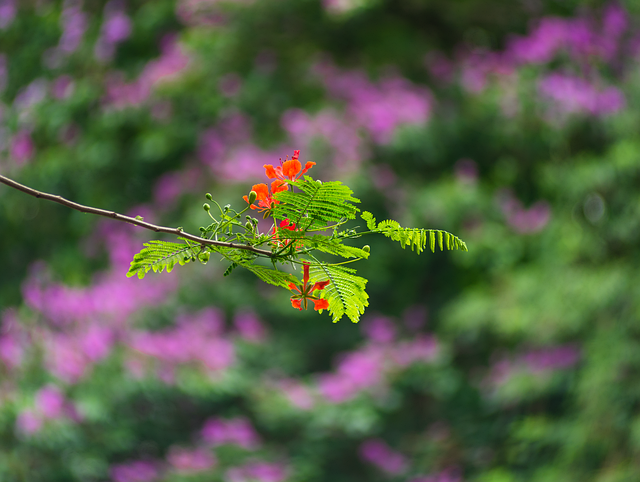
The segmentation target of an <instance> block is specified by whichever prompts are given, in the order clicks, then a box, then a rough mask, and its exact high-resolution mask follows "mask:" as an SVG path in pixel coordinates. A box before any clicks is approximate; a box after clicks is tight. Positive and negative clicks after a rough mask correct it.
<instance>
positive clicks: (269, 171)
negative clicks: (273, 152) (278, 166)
mask: <svg viewBox="0 0 640 482" xmlns="http://www.w3.org/2000/svg"><path fill="white" fill-rule="evenodd" d="M262 167H264V172H265V174H266V175H267V177H268V178H269V179H274V178H276V177H278V175H277V174H276V170H275V169H274V168H273V164H265V165H264V166H262Z"/></svg>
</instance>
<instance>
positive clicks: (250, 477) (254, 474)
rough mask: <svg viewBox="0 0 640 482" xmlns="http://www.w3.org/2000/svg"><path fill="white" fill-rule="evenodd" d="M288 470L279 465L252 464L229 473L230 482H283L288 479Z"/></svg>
mask: <svg viewBox="0 0 640 482" xmlns="http://www.w3.org/2000/svg"><path fill="white" fill-rule="evenodd" d="M287 472H288V471H287V468H286V467H285V466H284V465H282V464H278V463H269V462H250V463H248V464H245V465H243V466H242V467H234V468H231V469H229V470H228V471H227V473H226V480H227V481H228V482H255V481H257V482H283V481H284V480H286V478H287Z"/></svg>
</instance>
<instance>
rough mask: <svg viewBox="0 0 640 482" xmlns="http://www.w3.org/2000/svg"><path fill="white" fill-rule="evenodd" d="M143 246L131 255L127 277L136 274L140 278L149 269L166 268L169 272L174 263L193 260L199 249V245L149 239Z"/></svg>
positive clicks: (161, 269)
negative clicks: (193, 245) (131, 259)
mask: <svg viewBox="0 0 640 482" xmlns="http://www.w3.org/2000/svg"><path fill="white" fill-rule="evenodd" d="M144 246H145V247H144V248H143V249H142V250H141V251H140V252H139V253H138V254H136V255H135V256H134V257H133V261H131V266H130V267H129V271H128V272H127V277H128V278H130V277H132V276H134V275H138V278H140V279H142V278H144V275H145V274H147V272H149V270H153V271H154V272H156V273H162V271H164V270H166V271H167V273H170V272H171V270H172V269H173V267H174V266H175V265H176V264H179V265H181V266H182V265H184V264H186V263H188V262H189V261H192V260H194V259H195V257H196V256H197V255H198V254H199V251H200V246H196V247H192V246H189V245H186V244H182V243H171V242H169V241H149V242H148V243H144Z"/></svg>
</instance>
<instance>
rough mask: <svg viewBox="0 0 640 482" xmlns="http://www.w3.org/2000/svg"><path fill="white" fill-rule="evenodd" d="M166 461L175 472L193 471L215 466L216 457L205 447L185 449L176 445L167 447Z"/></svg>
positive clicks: (201, 470)
mask: <svg viewBox="0 0 640 482" xmlns="http://www.w3.org/2000/svg"><path fill="white" fill-rule="evenodd" d="M167 461H168V462H169V464H171V466H172V467H173V469H174V470H175V471H176V472H180V473H187V474H189V473H195V472H203V471H206V470H209V469H211V468H213V467H215V466H216V464H217V461H216V458H215V457H214V456H213V455H212V454H211V452H210V451H209V450H207V449H202V448H200V449H185V448H182V447H178V446H175V445H174V446H172V447H170V448H169V453H168V454H167Z"/></svg>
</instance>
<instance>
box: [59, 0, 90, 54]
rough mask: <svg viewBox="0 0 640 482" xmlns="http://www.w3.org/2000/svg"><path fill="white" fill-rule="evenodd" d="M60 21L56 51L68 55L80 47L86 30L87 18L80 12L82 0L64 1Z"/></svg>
mask: <svg viewBox="0 0 640 482" xmlns="http://www.w3.org/2000/svg"><path fill="white" fill-rule="evenodd" d="M60 21H61V23H62V36H61V37H60V41H59V43H58V50H59V51H61V52H62V53H64V54H70V53H72V52H74V51H75V50H76V49H77V48H78V47H79V46H80V42H82V37H83V36H84V33H85V31H86V29H87V16H86V14H85V13H84V12H83V11H82V0H65V2H64V8H63V9H62V15H61V16H60Z"/></svg>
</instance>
